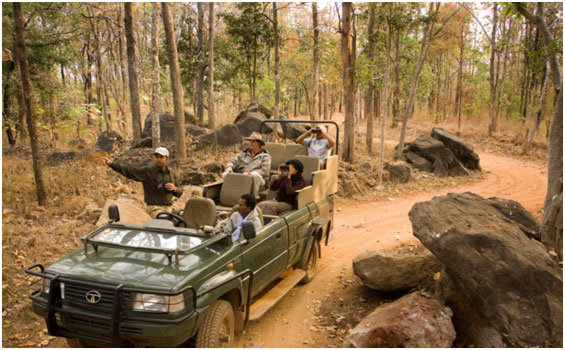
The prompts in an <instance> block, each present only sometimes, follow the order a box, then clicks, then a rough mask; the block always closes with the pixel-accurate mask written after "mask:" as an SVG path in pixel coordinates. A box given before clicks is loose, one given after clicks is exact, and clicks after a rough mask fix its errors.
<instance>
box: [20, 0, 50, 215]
mask: <svg viewBox="0 0 565 350" xmlns="http://www.w3.org/2000/svg"><path fill="white" fill-rule="evenodd" d="M13 6H14V28H15V39H16V40H15V42H14V46H15V51H16V52H15V53H16V60H18V62H19V67H20V75H21V79H22V90H23V96H24V104H25V106H20V108H22V109H24V108H25V113H26V121H27V127H28V133H29V143H30V146H31V159H32V164H33V174H34V177H35V193H36V195H37V202H38V203H39V205H41V206H44V205H45V204H46V203H47V193H46V191H45V185H44V182H43V170H42V168H41V162H40V155H39V142H38V139H37V137H38V135H37V130H36V126H35V110H34V106H33V91H32V88H31V81H30V78H29V69H28V64H27V57H26V56H27V53H26V47H25V39H24V19H23V16H22V7H21V4H20V3H19V2H15V3H14V4H13Z"/></svg>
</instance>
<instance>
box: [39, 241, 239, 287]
mask: <svg viewBox="0 0 565 350" xmlns="http://www.w3.org/2000/svg"><path fill="white" fill-rule="evenodd" d="M88 248H89V249H88V253H87V254H84V248H82V249H77V250H75V251H73V252H71V253H69V254H68V255H66V256H64V257H63V258H61V259H60V260H59V261H57V262H55V263H53V264H52V265H50V266H49V267H48V268H47V271H46V272H48V273H51V274H60V275H61V276H64V277H67V278H76V279H77V280H81V281H89V282H100V283H107V284H113V285H115V284H124V286H127V287H140V288H144V289H152V288H155V289H160V290H170V291H174V290H176V289H179V288H181V287H182V286H184V285H185V283H186V281H187V280H190V281H195V282H196V280H199V279H200V278H199V276H202V275H204V274H206V271H208V270H209V269H210V268H212V267H215V266H218V264H219V263H221V260H223V259H225V257H224V256H225V253H226V252H228V251H229V250H230V249H231V248H232V246H231V245H230V246H222V245H218V244H216V245H213V246H207V247H203V248H202V249H198V250H196V251H194V252H192V253H190V254H187V255H179V264H178V265H177V264H176V263H175V257H174V256H173V257H172V261H169V258H168V257H167V255H166V254H164V253H160V252H142V251H136V250H131V249H122V248H115V247H98V251H95V250H94V249H92V247H91V246H89V247H88ZM223 257H224V258H223Z"/></svg>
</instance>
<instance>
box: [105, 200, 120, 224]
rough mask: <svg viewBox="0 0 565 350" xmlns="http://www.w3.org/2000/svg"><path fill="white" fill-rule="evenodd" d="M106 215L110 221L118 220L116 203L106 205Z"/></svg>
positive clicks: (118, 213) (118, 212)
mask: <svg viewBox="0 0 565 350" xmlns="http://www.w3.org/2000/svg"><path fill="white" fill-rule="evenodd" d="M108 217H109V218H110V221H112V222H117V221H120V211H119V210H118V206H117V205H115V204H112V205H111V206H109V207H108Z"/></svg>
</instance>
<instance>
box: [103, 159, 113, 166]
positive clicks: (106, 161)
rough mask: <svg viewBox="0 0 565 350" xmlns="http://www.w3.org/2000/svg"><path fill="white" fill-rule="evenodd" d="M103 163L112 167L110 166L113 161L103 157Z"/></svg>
mask: <svg viewBox="0 0 565 350" xmlns="http://www.w3.org/2000/svg"><path fill="white" fill-rule="evenodd" d="M102 161H103V162H104V165H106V166H110V164H112V161H111V160H110V159H109V158H106V157H102Z"/></svg>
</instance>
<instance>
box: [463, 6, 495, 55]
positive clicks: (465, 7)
mask: <svg viewBox="0 0 565 350" xmlns="http://www.w3.org/2000/svg"><path fill="white" fill-rule="evenodd" d="M459 4H460V5H461V6H463V8H464V9H465V10H467V12H469V14H470V15H471V16H472V17H473V18H474V19H475V21H476V22H477V23H478V24H479V25H480V26H481V28H482V29H483V32H484V33H485V36H486V37H487V39H488V41H489V42H490V44H491V45H492V39H491V38H490V36H489V35H488V33H487V30H486V29H485V27H484V26H483V24H482V23H481V21H479V19H478V18H477V16H475V14H474V13H473V11H471V9H470V8H468V7H467V5H465V3H459Z"/></svg>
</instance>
